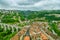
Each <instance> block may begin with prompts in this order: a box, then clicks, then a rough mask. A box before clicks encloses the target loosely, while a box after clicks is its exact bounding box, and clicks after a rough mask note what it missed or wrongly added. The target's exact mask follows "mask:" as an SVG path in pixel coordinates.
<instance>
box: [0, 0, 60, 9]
mask: <svg viewBox="0 0 60 40" xmlns="http://www.w3.org/2000/svg"><path fill="white" fill-rule="evenodd" d="M0 9H16V10H17V9H18V10H53V9H55V10H57V9H60V0H0Z"/></svg>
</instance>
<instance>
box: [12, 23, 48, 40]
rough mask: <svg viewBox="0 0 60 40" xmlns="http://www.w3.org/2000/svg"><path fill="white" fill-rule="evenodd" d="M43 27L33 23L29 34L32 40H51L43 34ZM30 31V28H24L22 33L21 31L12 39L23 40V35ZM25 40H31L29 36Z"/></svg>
mask: <svg viewBox="0 0 60 40" xmlns="http://www.w3.org/2000/svg"><path fill="white" fill-rule="evenodd" d="M42 27H43V25H41V26H40V25H39V23H33V24H31V25H30V26H29V34H30V37H31V40H49V38H48V36H47V35H46V33H44V32H45V31H44V32H42V31H41V29H42ZM27 30H28V27H24V28H23V29H22V30H21V31H19V32H18V33H17V34H16V35H15V36H14V37H12V38H11V40H22V39H23V35H24V34H25V33H26V31H27ZM23 40H30V39H29V37H28V36H25V39H23Z"/></svg>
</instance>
